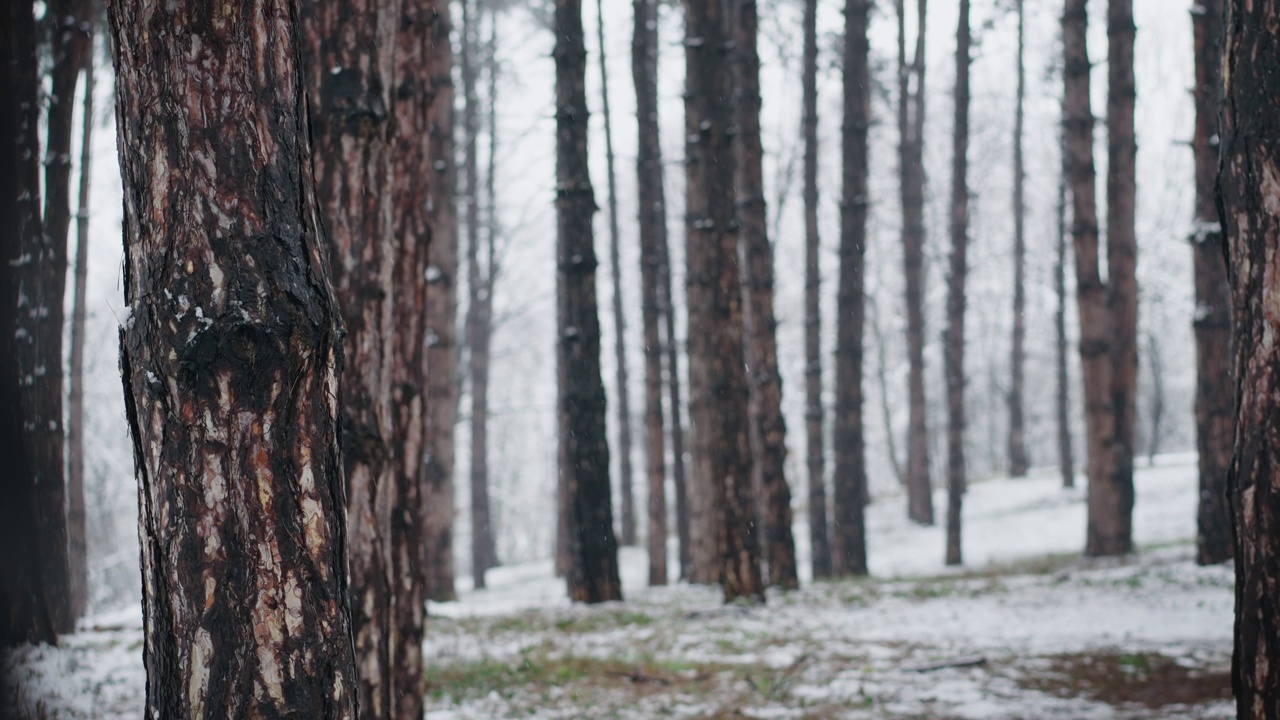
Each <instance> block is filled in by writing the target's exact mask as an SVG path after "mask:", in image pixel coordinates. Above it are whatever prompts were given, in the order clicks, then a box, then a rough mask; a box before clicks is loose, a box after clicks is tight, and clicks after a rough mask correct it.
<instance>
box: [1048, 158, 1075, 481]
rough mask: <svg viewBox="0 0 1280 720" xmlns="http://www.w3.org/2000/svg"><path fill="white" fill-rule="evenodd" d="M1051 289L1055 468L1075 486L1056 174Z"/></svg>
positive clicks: (1063, 207)
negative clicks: (1055, 236)
mask: <svg viewBox="0 0 1280 720" xmlns="http://www.w3.org/2000/svg"><path fill="white" fill-rule="evenodd" d="M1064 157H1065V151H1064ZM1053 292H1054V295H1055V296H1056V297H1057V300H1058V302H1057V305H1056V306H1055V308H1054V312H1053V327H1054V335H1055V337H1056V340H1057V342H1056V343H1055V346H1054V355H1055V358H1056V361H1057V362H1056V367H1057V398H1056V399H1057V403H1056V407H1055V410H1056V411H1057V419H1058V471H1059V473H1060V474H1061V475H1062V486H1063V487H1064V488H1073V487H1075V486H1076V456H1075V450H1074V449H1073V447H1072V441H1071V374H1070V372H1069V371H1068V363H1069V361H1070V360H1069V357H1068V355H1067V176H1066V172H1065V167H1064V171H1063V172H1062V173H1060V174H1059V176H1058V242H1057V248H1056V254H1055V257H1054V264H1053Z"/></svg>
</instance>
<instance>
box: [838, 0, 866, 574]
mask: <svg viewBox="0 0 1280 720" xmlns="http://www.w3.org/2000/svg"><path fill="white" fill-rule="evenodd" d="M870 13H871V2H870V0H846V2H845V11H844V22H845V26H844V125H843V129H842V131H841V134H842V136H843V142H844V150H843V157H842V163H841V164H842V171H841V172H842V175H843V182H844V188H843V192H842V197H843V198H844V200H843V202H841V203H840V287H839V291H838V295H837V296H836V412H835V420H834V430H833V432H834V435H833V437H832V444H833V445H834V446H835V450H836V467H835V475H834V476H833V478H832V490H833V496H832V501H833V503H832V528H831V560H832V572H833V573H834V574H836V575H866V574H867V539H866V534H867V533H866V521H865V519H864V517H863V510H864V506H865V500H866V495H867V464H866V463H867V461H866V439H865V437H864V434H863V433H864V431H863V423H862V406H863V399H864V398H863V394H862V369H863V368H862V356H863V354H862V349H863V328H864V322H865V318H866V295H865V289H864V280H863V278H864V275H865V263H864V257H865V256H866V249H867V207H868V197H867V192H868V188H867V169H868V154H869V150H870V147H869V144H868V138H867V134H868V133H867V131H868V129H869V128H870V127H871V89H870V88H871V83H870V80H871V70H870V44H869V42H868V39H867V29H868V25H869V22H870Z"/></svg>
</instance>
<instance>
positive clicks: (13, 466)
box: [0, 2, 65, 646]
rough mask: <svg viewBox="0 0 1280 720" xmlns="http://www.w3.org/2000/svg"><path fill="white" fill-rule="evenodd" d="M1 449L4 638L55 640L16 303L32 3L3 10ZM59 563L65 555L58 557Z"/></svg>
mask: <svg viewBox="0 0 1280 720" xmlns="http://www.w3.org/2000/svg"><path fill="white" fill-rule="evenodd" d="M0 13H3V14H0V23H2V24H0V33H3V34H0V83H3V84H2V85H0V95H3V96H4V98H5V99H6V101H5V102H4V103H0V148H3V152H2V154H0V170H2V172H0V178H2V179H0V223H3V225H0V303H2V304H0V449H2V450H3V451H4V457H5V464H6V472H5V473H3V474H2V475H0V478H2V480H0V482H3V492H4V497H5V498H6V500H5V502H3V503H0V539H2V540H3V547H4V548H5V551H4V552H3V553H0V646H8V645H16V644H18V643H22V642H38V643H55V642H57V639H58V634H57V633H58V628H57V625H56V623H55V620H54V611H53V606H54V604H55V603H56V602H57V601H58V596H57V595H51V594H50V593H49V592H48V590H49V588H47V587H46V586H45V584H44V582H43V580H44V578H43V577H42V572H43V571H44V568H45V566H46V565H47V564H48V563H52V562H57V560H58V552H57V549H56V548H52V547H50V546H48V545H47V544H45V542H44V538H43V537H42V536H41V532H40V531H41V526H40V522H39V520H38V518H39V516H40V513H42V512H43V511H44V509H45V502H46V500H45V498H44V493H43V492H42V491H43V488H42V487H41V486H40V485H39V484H38V483H37V476H36V475H35V473H34V462H33V459H34V453H33V452H31V449H30V446H29V444H28V441H29V436H28V433H27V428H26V425H27V423H28V422H29V418H30V416H29V415H28V414H27V409H26V403H25V400H26V398H25V396H24V395H25V394H24V392H23V390H22V388H23V387H24V385H23V380H22V378H23V375H22V374H21V371H20V367H19V364H18V356H19V353H21V352H29V350H27V348H28V346H29V345H30V344H31V339H30V338H29V337H28V336H26V335H24V334H23V333H25V332H27V330H26V329H25V324H24V323H22V322H21V320H22V316H24V315H27V314H28V313H29V310H28V309H26V306H25V304H23V305H22V306H19V298H20V297H22V296H21V295H20V293H21V292H22V285H23V280H24V276H25V275H27V274H28V273H29V272H30V270H28V269H27V268H26V264H28V263H31V262H33V261H32V260H28V259H26V258H27V256H26V252H27V248H29V247H31V246H32V245H33V244H34V243H38V242H39V238H40V236H41V235H42V234H43V232H44V231H43V229H42V228H41V222H40V139H39V123H40V106H39V105H38V103H37V99H36V98H37V89H38V88H39V79H38V72H39V70H38V62H37V55H36V33H35V18H34V16H33V15H32V6H31V3H29V2H10V3H7V4H6V5H5V7H4V10H3V11H0ZM64 561H65V558H64Z"/></svg>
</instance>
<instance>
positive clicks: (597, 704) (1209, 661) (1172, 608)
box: [4, 456, 1233, 719]
mask: <svg viewBox="0 0 1280 720" xmlns="http://www.w3.org/2000/svg"><path fill="white" fill-rule="evenodd" d="M1195 498H1196V471H1195V463H1194V457H1191V456H1166V457H1164V458H1161V459H1160V461H1159V462H1157V463H1156V466H1155V467H1152V468H1144V469H1142V470H1140V471H1139V472H1138V475H1137V504H1136V507H1135V513H1134V530H1135V535H1136V541H1137V543H1138V545H1139V548H1140V550H1139V552H1138V553H1137V554H1135V555H1134V556H1132V557H1130V558H1127V559H1123V560H1107V561H1087V560H1084V559H1082V558H1080V557H1079V550H1080V548H1081V547H1082V546H1083V542H1084V493H1083V491H1082V490H1063V489H1061V487H1060V486H1059V481H1058V479H1057V478H1056V477H1052V476H1050V475H1049V474H1047V473H1046V474H1044V475H1041V476H1033V477H1032V478H1030V479H1025V480H1007V479H997V480H989V481H986V482H977V483H974V484H973V485H972V486H971V488H970V492H969V494H968V496H967V497H966V502H965V523H966V527H965V535H964V544H965V553H966V558H967V559H968V560H969V561H970V562H969V564H968V565H966V566H965V567H963V568H958V569H944V568H943V566H942V562H941V558H942V553H943V533H942V529H941V528H937V527H935V528H920V527H916V526H914V525H911V524H910V523H908V522H907V521H906V520H905V519H904V518H903V516H904V515H905V502H904V500H903V499H902V498H901V496H897V495H890V496H884V497H877V498H876V499H875V502H874V503H873V504H872V505H871V506H870V508H869V518H868V527H869V532H870V537H869V550H870V561H871V568H872V571H873V573H874V576H873V578H871V579H865V580H858V581H838V582H822V583H816V584H814V583H809V582H806V583H805V585H804V587H803V588H802V589H801V590H800V591H798V592H793V593H788V594H780V593H772V592H771V594H770V595H769V598H768V603H767V604H766V605H765V606H762V607H745V606H728V607H726V606H724V605H722V604H721V603H720V597H719V592H718V591H717V590H716V589H715V588H706V587H693V586H688V585H674V586H670V587H665V588H648V587H645V580H646V577H647V571H646V564H645V563H646V560H645V556H644V553H643V552H640V551H637V550H633V549H624V551H623V553H622V566H623V587H624V593H625V595H626V598H627V600H626V602H625V603H612V604H608V605H605V606H601V607H592V608H587V607H580V606H577V607H575V606H571V605H570V604H569V603H568V601H567V599H566V598H565V593H564V588H563V584H562V582H561V581H559V580H556V579H555V578H553V577H552V573H551V564H550V562H549V561H543V562H536V563H529V564H524V565H519V566H513V567H506V568H500V569H497V570H494V571H492V572H491V573H490V575H489V576H488V584H489V588H488V589H487V590H480V591H475V590H469V589H464V590H463V592H462V593H461V599H460V600H459V601H458V602H456V603H445V604H432V605H431V607H430V611H431V616H432V618H431V620H430V625H429V628H428V639H427V643H426V653H427V657H428V664H429V667H428V684H429V689H430V694H431V697H430V700H429V714H430V716H431V717H432V718H458V719H461V718H477V719H479V718H497V717H517V716H518V717H545V718H659V717H707V718H719V717H726V718H727V717H759V718H837V717H839V718H845V717H848V718H1010V719H1012V718H1219V717H1221V718H1228V717H1232V716H1233V708H1232V705H1231V703H1230V699H1229V698H1230V682H1229V679H1228V674H1227V672H1228V668H1229V663H1230V654H1231V628H1232V602H1233V600H1232V589H1231V588H1232V580H1233V579H1232V570H1231V568H1230V566H1218V567H1210V568H1200V567H1197V566H1196V565H1195V564H1194V563H1193V562H1192V561H1191V557H1192V549H1193V547H1192V539H1193V537H1194V534H1195V524H1194V517H1195ZM936 500H937V501H938V502H939V503H941V501H942V500H943V495H942V494H941V493H939V494H938V496H937V498H936ZM797 514H798V515H802V514H803V513H797ZM796 532H797V540H799V541H800V545H801V548H800V551H801V554H802V555H804V554H806V552H807V548H806V547H805V543H804V535H805V532H806V530H805V528H804V527H803V526H797V528H796ZM139 624H140V622H139V620H138V617H137V613H136V612H130V613H126V614H123V615H118V616H116V617H104V618H96V619H93V620H91V621H90V622H88V623H86V627H85V629H84V630H83V631H82V632H80V633H77V634H76V635H74V636H72V637H69V638H66V639H65V640H64V641H63V644H62V645H61V646H60V647H58V648H56V649H54V648H27V649H24V650H21V651H19V652H17V653H15V654H12V655H10V656H9V657H7V658H6V660H5V662H6V665H7V667H6V670H7V672H6V673H5V675H6V676H8V677H15V678H16V679H17V681H18V683H19V687H18V688H16V689H15V688H13V687H10V688H6V689H5V693H6V695H5V698H4V700H5V702H11V701H12V698H13V697H14V696H15V694H16V696H17V699H18V701H19V702H20V703H21V704H23V705H24V706H27V707H30V708H35V707H36V706H37V705H38V706H40V707H42V708H44V709H45V710H46V711H47V713H48V716H49V717H67V718H133V717H137V716H138V714H139V708H140V705H141V699H142V694H143V686H144V674H143V671H142V667H141V645H142V639H141V631H140V629H139Z"/></svg>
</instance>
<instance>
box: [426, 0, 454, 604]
mask: <svg viewBox="0 0 1280 720" xmlns="http://www.w3.org/2000/svg"><path fill="white" fill-rule="evenodd" d="M417 22H426V23H429V24H430V29H429V30H428V31H427V40H426V48H425V50H424V51H423V53H424V55H423V57H424V60H423V62H424V72H425V73H426V74H427V75H428V76H429V77H430V79H431V90H430V101H429V106H428V108H427V118H426V122H427V135H428V140H429V146H428V152H427V157H428V158H429V162H430V163H431V169H432V170H433V171H434V172H433V173H432V180H431V181H429V182H428V183H427V193H428V195H427V222H428V223H429V225H430V234H431V244H430V247H429V248H428V250H427V252H428V256H429V261H430V265H429V267H428V269H427V276H426V277H427V291H426V292H427V295H426V298H427V320H426V322H427V330H426V344H427V388H426V392H427V400H426V413H425V419H424V422H425V426H426V427H425V431H426V435H427V452H426V463H425V466H426V467H425V473H426V474H425V487H424V490H423V497H422V502H423V505H424V506H425V507H426V512H427V518H426V522H427V531H426V532H427V537H426V540H425V543H426V552H427V559H426V563H427V574H426V583H427V587H426V594H427V597H428V598H430V599H431V600H435V601H438V602H446V601H450V600H454V599H456V597H457V595H456V593H455V591H454V586H453V516H454V485H453V468H454V424H455V423H456V422H457V414H458V383H457V380H456V379H457V373H458V364H457V363H458V358H457V346H456V342H455V336H456V332H455V330H454V322H455V318H456V317H457V314H458V284H457V277H458V216H457V211H456V206H455V204H454V202H455V199H454V191H455V189H456V188H457V177H456V167H455V166H454V143H453V124H454V123H453V97H454V92H453V48H452V46H451V45H450V41H449V33H450V29H451V22H450V18H449V3H448V2H447V1H446V0H433V6H432V7H431V9H429V10H427V11H426V15H425V17H424V16H419V17H418V19H417Z"/></svg>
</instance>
